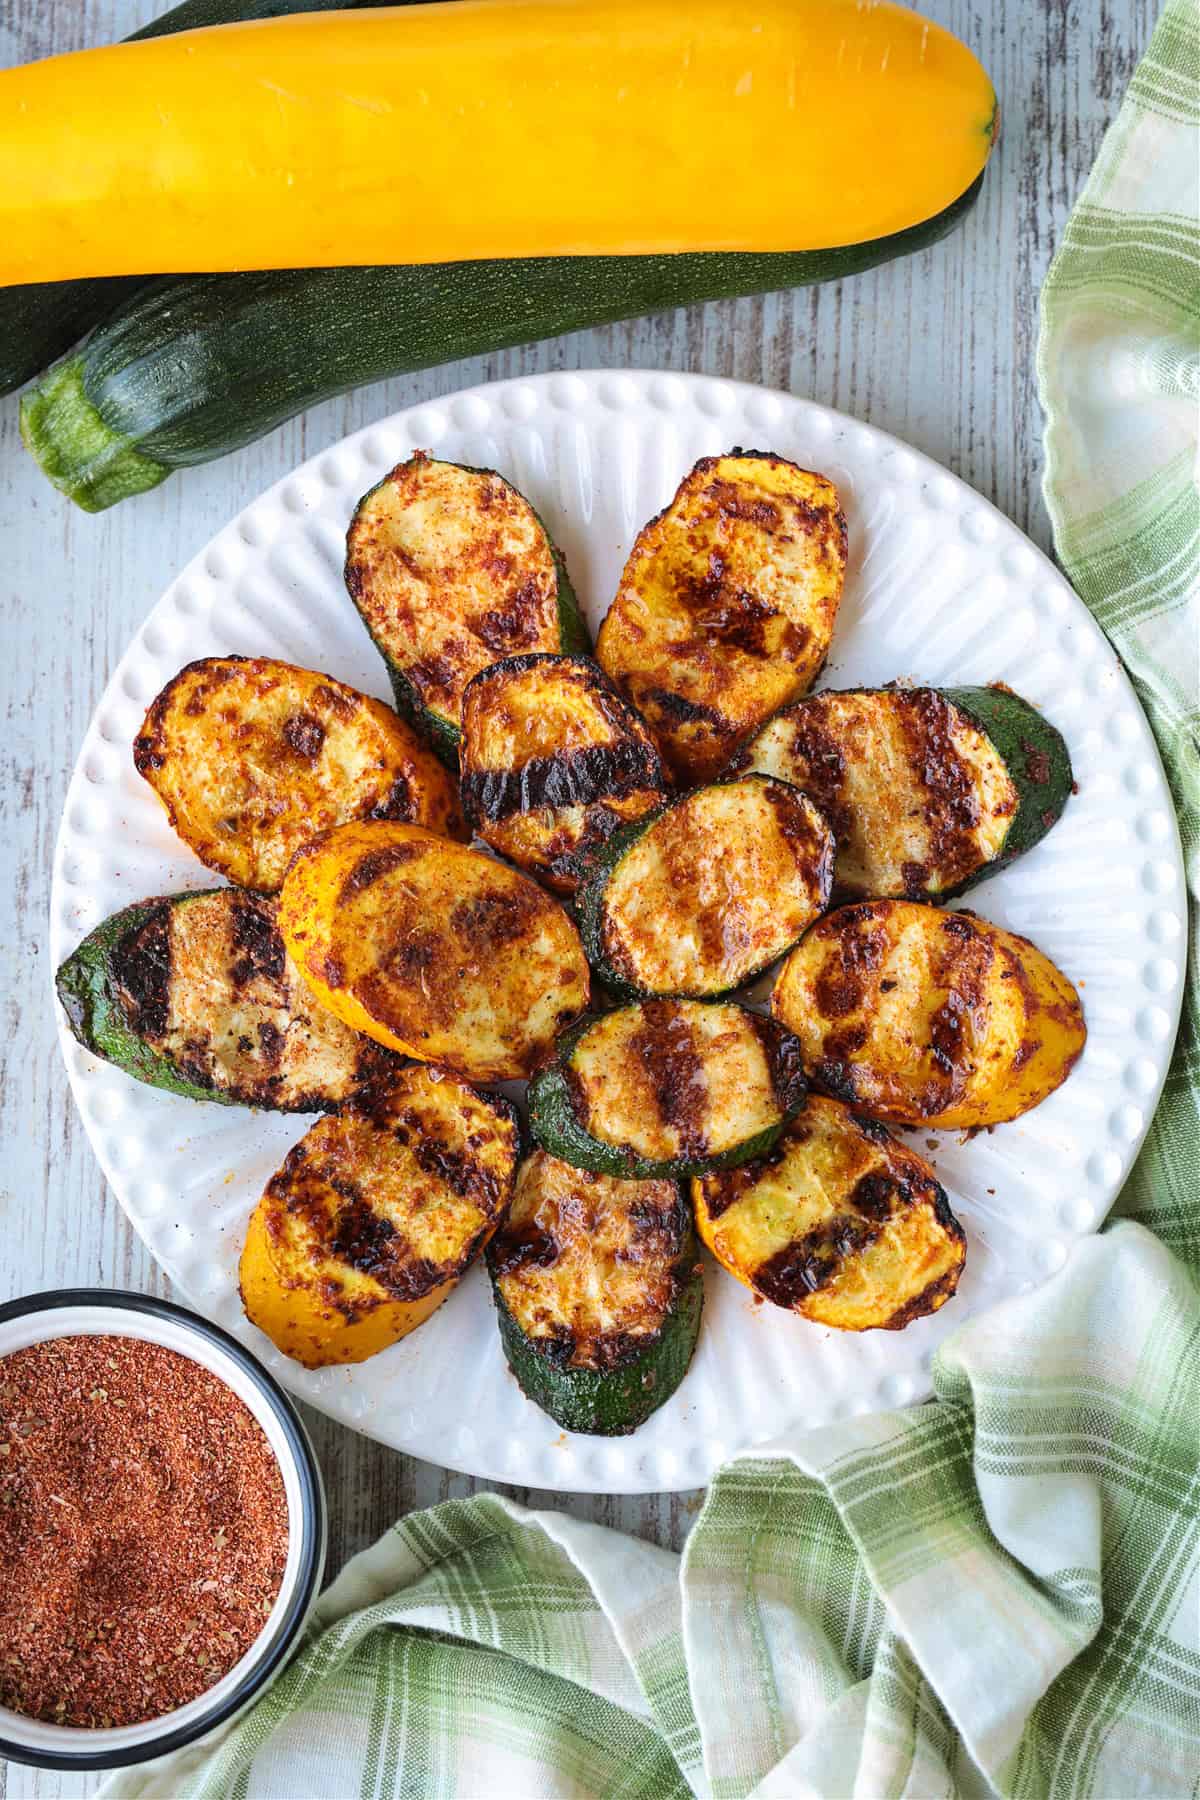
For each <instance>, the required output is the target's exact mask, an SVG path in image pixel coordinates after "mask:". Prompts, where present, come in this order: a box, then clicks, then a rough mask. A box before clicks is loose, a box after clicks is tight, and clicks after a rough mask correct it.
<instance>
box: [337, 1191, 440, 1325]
mask: <svg viewBox="0 0 1200 1800" xmlns="http://www.w3.org/2000/svg"><path fill="white" fill-rule="evenodd" d="M330 1250H331V1252H332V1254H333V1255H334V1257H336V1258H337V1260H338V1261H339V1262H344V1263H345V1264H347V1266H348V1267H350V1268H352V1269H356V1270H357V1271H358V1272H359V1274H361V1275H368V1276H370V1277H371V1279H372V1280H373V1281H377V1282H378V1283H379V1285H380V1287H381V1288H383V1289H385V1291H386V1292H387V1293H388V1294H389V1295H390V1296H391V1297H392V1299H393V1300H400V1301H409V1300H420V1299H421V1298H422V1297H423V1296H424V1295H425V1294H427V1293H429V1291H430V1289H431V1288H434V1287H437V1286H438V1285H439V1284H440V1283H441V1282H443V1281H446V1280H448V1279H449V1278H450V1276H452V1275H454V1274H455V1273H456V1272H457V1267H458V1265H457V1264H455V1263H443V1264H439V1263H434V1262H431V1261H430V1260H429V1258H428V1257H426V1256H409V1255H407V1254H406V1248H405V1243H404V1240H403V1238H402V1237H401V1235H400V1233H399V1232H398V1231H397V1230H396V1227H395V1226H394V1225H393V1224H392V1222H391V1220H390V1219H386V1218H384V1217H383V1215H382V1214H380V1213H377V1212H374V1211H373V1210H372V1208H371V1206H370V1205H369V1203H368V1202H367V1201H366V1200H365V1199H363V1198H362V1197H361V1196H359V1197H358V1198H357V1199H351V1200H349V1201H348V1202H347V1204H346V1205H345V1206H343V1207H342V1208H341V1210H340V1211H339V1213H338V1215H337V1218H336V1219H335V1221H334V1225H333V1231H332V1233H331V1236H330Z"/></svg>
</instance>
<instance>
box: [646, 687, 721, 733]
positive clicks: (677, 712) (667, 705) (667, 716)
mask: <svg viewBox="0 0 1200 1800" xmlns="http://www.w3.org/2000/svg"><path fill="white" fill-rule="evenodd" d="M641 699H642V702H643V704H644V705H647V706H653V707H654V708H655V709H656V710H657V712H658V713H659V714H660V715H661V717H662V719H663V720H664V721H665V722H667V723H669V724H672V725H707V726H709V727H710V728H711V729H712V730H713V731H714V732H716V733H718V734H719V735H721V736H729V735H730V734H731V733H732V731H733V729H734V728H733V726H732V725H731V724H730V722H729V720H728V719H727V718H726V717H725V716H724V714H723V713H719V712H718V711H717V709H716V707H714V706H705V705H703V704H702V702H700V701H699V700H687V699H685V698H684V696H683V695H682V694H676V693H673V692H672V691H671V689H670V688H661V687H653V688H646V689H645V690H644V691H643V693H642V695H641Z"/></svg>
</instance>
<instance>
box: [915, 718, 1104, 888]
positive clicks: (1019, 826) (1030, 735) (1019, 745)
mask: <svg viewBox="0 0 1200 1800" xmlns="http://www.w3.org/2000/svg"><path fill="white" fill-rule="evenodd" d="M941 692H942V693H943V694H944V695H945V697H946V699H947V700H949V701H950V702H951V703H952V704H953V705H954V706H958V707H961V708H962V710H963V712H965V713H966V715H967V717H968V718H969V719H971V720H972V721H973V723H974V724H976V725H977V726H978V727H979V729H980V731H982V732H983V734H984V736H985V737H988V738H990V739H991V741H992V743H993V744H994V745H995V747H996V751H997V754H998V755H999V756H1000V757H1001V759H1002V760H1003V762H1004V766H1005V768H1006V769H1007V770H1008V774H1009V778H1010V780H1011V781H1012V783H1013V785H1014V787H1015V788H1016V790H1017V795H1018V803H1017V810H1016V813H1015V814H1014V816H1013V822H1012V824H1011V825H1010V826H1009V828H1008V831H1007V832H1006V834H1005V838H1004V843H1003V846H1002V847H1001V850H1000V854H999V856H997V857H995V858H994V859H993V861H992V862H990V863H985V864H984V866H983V868H982V869H980V870H979V871H978V873H977V874H975V875H972V876H971V877H970V878H969V880H967V881H964V882H963V883H962V884H961V885H960V886H959V887H957V888H956V889H955V890H954V892H955V894H963V893H965V892H966V891H967V889H968V888H971V887H975V886H976V885H977V883H979V882H981V881H986V880H987V878H988V876H989V875H995V874H996V873H997V872H998V871H999V870H1000V869H1003V868H1006V867H1007V866H1008V864H1009V863H1011V862H1014V861H1015V860H1016V858H1017V857H1018V856H1023V855H1024V854H1025V852H1026V850H1032V849H1033V846H1034V845H1035V844H1038V843H1040V842H1041V840H1042V839H1043V838H1044V837H1045V835H1046V833H1047V832H1048V831H1049V830H1050V828H1051V826H1052V825H1055V824H1057V822H1058V820H1059V819H1060V818H1061V817H1062V812H1063V808H1064V807H1065V806H1066V804H1067V801H1068V800H1069V799H1070V797H1071V794H1072V792H1073V791H1074V786H1075V777H1074V774H1073V772H1072V769H1071V753H1070V751H1069V750H1068V749H1067V744H1066V739H1065V738H1064V737H1063V735H1062V733H1061V732H1059V731H1056V730H1055V728H1054V726H1053V725H1051V723H1050V721H1049V720H1048V719H1044V718H1043V717H1042V715H1041V713H1040V712H1038V710H1037V708H1036V707H1035V706H1031V705H1030V704H1029V702H1028V700H1022V698H1021V696H1020V695H1019V694H1013V693H1010V692H1009V691H1008V689H1007V688H997V687H946V688H942V689H941ZM950 897H951V896H950V895H949V894H946V895H942V896H939V898H944V899H949V898H950Z"/></svg>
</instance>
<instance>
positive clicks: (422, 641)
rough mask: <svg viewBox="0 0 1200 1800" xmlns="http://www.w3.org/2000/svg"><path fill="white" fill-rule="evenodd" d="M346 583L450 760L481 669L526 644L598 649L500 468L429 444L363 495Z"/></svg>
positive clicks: (421, 721)
mask: <svg viewBox="0 0 1200 1800" xmlns="http://www.w3.org/2000/svg"><path fill="white" fill-rule="evenodd" d="M346 586H347V588H348V589H349V591H350V598H351V599H352V600H353V602H354V604H355V606H356V607H357V608H358V611H359V615H360V617H361V618H362V621H363V624H364V625H365V626H366V628H367V630H368V631H369V632H370V634H371V636H372V638H373V639H374V641H375V646H376V648H377V649H378V650H379V652H380V654H381V655H382V657H383V660H384V662H385V663H386V664H387V669H388V674H389V676H390V677H391V682H392V688H393V691H394V693H395V697H396V705H397V707H398V709H399V710H400V711H401V712H402V713H403V714H404V715H405V716H406V717H407V718H411V719H412V721H413V723H414V724H415V725H416V726H417V727H418V729H420V730H422V731H423V732H424V734H425V735H426V736H427V737H428V739H429V742H430V743H431V744H432V745H433V747H434V749H435V750H436V751H437V752H438V753H439V755H440V756H441V757H442V758H443V760H444V761H445V762H447V763H449V765H450V767H451V768H453V767H454V766H455V763H456V761H457V757H458V740H459V731H460V723H461V714H462V697H463V689H464V688H465V687H466V685H467V683H468V681H470V679H471V677H472V675H477V674H478V673H479V671H480V669H486V668H487V667H488V666H489V665H490V664H491V663H494V662H500V661H502V660H503V659H504V658H505V657H508V656H516V655H518V654H519V653H520V652H522V651H526V650H552V651H565V652H566V653H567V654H568V655H571V654H575V653H578V654H584V653H585V652H586V651H587V650H588V649H589V648H590V644H589V640H588V634H587V629H586V627H585V626H584V623H583V619H582V617H581V615H580V611H579V605H578V602H577V600H576V598H575V591H574V589H573V588H572V586H571V583H570V580H569V578H568V576H567V570H566V565H565V563H564V562H563V559H562V556H561V555H560V553H559V551H558V550H557V549H556V548H555V546H554V544H553V543H552V542H551V541H550V537H549V534H548V533H547V531H546V527H545V526H544V525H543V524H542V521H541V520H540V519H539V518H538V516H537V514H536V513H535V512H534V510H533V508H532V506H530V504H529V502H528V500H526V499H525V498H524V496H523V495H522V494H519V493H518V492H517V490H516V488H515V487H513V486H512V485H511V484H510V483H509V482H507V481H505V480H504V478H503V476H501V475H497V474H496V473H495V471H494V470H492V469H471V468H465V467H463V466H462V465H461V464H459V463H448V462H436V461H434V459H433V458H432V457H430V456H426V455H424V454H423V453H422V452H420V451H418V452H417V454H416V455H415V456H412V457H410V458H409V460H408V461H407V462H403V463H400V464H398V465H397V467H396V468H394V469H393V470H392V471H391V473H390V474H389V475H385V476H384V478H383V480H382V481H381V482H379V483H378V485H377V486H375V487H373V488H372V489H371V491H370V493H369V494H365V495H364V496H363V498H362V499H361V500H360V501H359V503H358V507H357V510H356V511H355V514H354V517H353V519H352V520H351V522H350V530H349V533H348V535H347V538H346Z"/></svg>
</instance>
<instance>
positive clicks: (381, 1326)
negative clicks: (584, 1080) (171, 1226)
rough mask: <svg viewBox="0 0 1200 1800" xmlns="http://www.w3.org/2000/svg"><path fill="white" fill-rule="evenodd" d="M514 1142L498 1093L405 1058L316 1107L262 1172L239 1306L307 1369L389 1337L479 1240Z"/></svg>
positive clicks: (505, 1185) (486, 1231)
mask: <svg viewBox="0 0 1200 1800" xmlns="http://www.w3.org/2000/svg"><path fill="white" fill-rule="evenodd" d="M519 1150H520V1136H519V1131H518V1127H517V1121H516V1115H515V1114H514V1113H513V1111H512V1109H511V1107H509V1106H508V1105H507V1104H506V1102H504V1101H497V1100H495V1099H494V1098H492V1097H491V1096H489V1095H487V1094H478V1093H476V1092H475V1091H474V1090H473V1089H472V1088H469V1087H468V1086H467V1085H466V1083H465V1082H461V1081H457V1080H455V1078H454V1077H453V1076H452V1075H449V1074H447V1073H446V1072H445V1071H443V1070H440V1069H436V1070H435V1069H426V1068H407V1069H401V1070H400V1071H398V1073H397V1074H396V1075H395V1076H394V1077H393V1078H392V1079H391V1081H389V1082H380V1083H379V1084H378V1085H377V1086H376V1087H375V1088H373V1089H370V1090H368V1091H367V1092H366V1093H365V1094H364V1095H363V1096H361V1097H360V1098H359V1099H358V1100H357V1101H355V1102H353V1103H351V1104H350V1105H348V1106H345V1107H343V1108H342V1109H341V1111H340V1112H338V1113H335V1114H334V1115H332V1116H331V1117H329V1118H325V1119H321V1120H320V1121H319V1122H318V1123H317V1124H316V1125H314V1126H313V1128H312V1130H311V1131H309V1132H308V1133H307V1135H306V1136H305V1137H303V1138H302V1139H301V1140H300V1142H299V1143H298V1144H296V1145H295V1146H294V1148H293V1149H292V1150H291V1151H290V1152H289V1154H288V1156H287V1158H286V1159H285V1161H284V1163H283V1165H282V1167H281V1168H280V1169H279V1170H278V1171H277V1172H276V1173H275V1174H274V1175H273V1176H272V1177H271V1180H270V1181H269V1182H268V1183H267V1187H266V1191H265V1192H264V1194H263V1196H262V1199H261V1200H260V1201H259V1203H258V1205H257V1207H256V1208H255V1210H254V1213H253V1215H252V1217H251V1220H250V1226H249V1229H248V1231H247V1234H246V1241H245V1245H244V1248H243V1250H242V1260H241V1267H240V1277H241V1291H242V1303H243V1305H244V1306H245V1309H246V1315H247V1317H248V1318H249V1319H250V1320H251V1322H252V1323H253V1324H255V1325H257V1326H258V1328H259V1330H260V1331H264V1332H265V1333H266V1334H267V1336H268V1337H269V1338H270V1339H271V1341H272V1343H274V1344H275V1345H276V1346H277V1347H278V1348H279V1349H280V1350H282V1351H283V1352H284V1354H285V1355H286V1356H290V1357H292V1358H294V1360H295V1361H296V1362H299V1363H303V1364H304V1366H305V1368H309V1369H315V1368H320V1367H321V1366H323V1365H324V1364H326V1363H348V1362H362V1361H363V1360H364V1358H366V1357H368V1356H374V1355H375V1354H376V1352H377V1351H379V1350H385V1349H386V1348H387V1347H388V1345H389V1344H394V1343H396V1342H397V1341H398V1340H399V1339H400V1338H402V1337H406V1336H407V1335H408V1333H409V1332H410V1331H415V1330H416V1328H417V1326H418V1325H420V1324H422V1323H423V1322H424V1320H426V1319H427V1318H428V1317H429V1315H430V1313H432V1312H435V1311H436V1310H437V1308H438V1307H439V1306H440V1305H441V1304H442V1301H443V1300H445V1299H446V1298H447V1296H448V1295H449V1294H450V1293H452V1292H453V1290H454V1288H455V1286H456V1285H457V1283H458V1281H459V1278H460V1277H461V1275H462V1274H463V1271H464V1270H465V1269H466V1268H467V1266H468V1264H469V1263H470V1262H471V1261H472V1260H473V1258H474V1257H475V1256H477V1255H478V1253H479V1251H480V1250H481V1249H482V1248H483V1246H484V1245H485V1244H486V1243H487V1241H488V1239H489V1238H490V1237H491V1235H492V1233H493V1232H494V1231H495V1229H496V1227H497V1225H498V1224H499V1222H500V1220H501V1218H502V1217H503V1216H504V1214H505V1212H506V1211H507V1209H508V1203H509V1199H510V1197H511V1194H512V1188H513V1180H514V1178H515V1175H516V1168H517V1157H518V1154H519Z"/></svg>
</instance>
